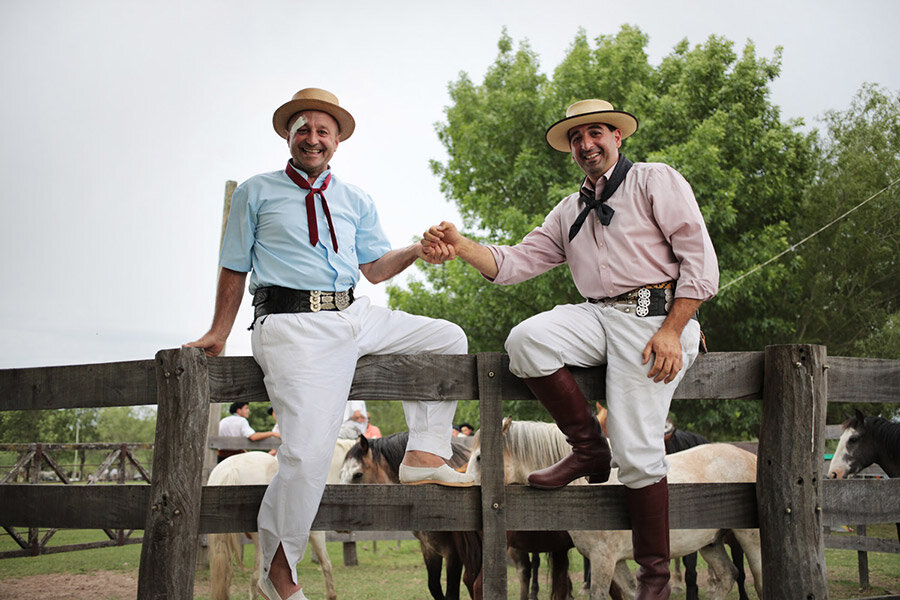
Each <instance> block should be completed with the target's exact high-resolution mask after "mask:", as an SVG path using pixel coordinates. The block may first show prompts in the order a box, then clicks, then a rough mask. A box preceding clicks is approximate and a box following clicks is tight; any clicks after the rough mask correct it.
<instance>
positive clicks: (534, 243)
mask: <svg viewBox="0 0 900 600" xmlns="http://www.w3.org/2000/svg"><path fill="white" fill-rule="evenodd" d="M488 249H489V250H490V251H491V253H492V254H493V255H494V260H495V261H496V262H497V269H498V271H497V276H496V277H494V279H493V280H492V281H493V282H494V283H496V284H499V285H510V284H513V283H520V282H522V281H526V280H528V279H531V278H532V277H537V276H538V275H540V274H542V273H545V272H547V271H549V270H550V269H552V268H553V267H556V266H558V265H561V264H562V263H564V262H566V254H565V250H564V248H563V244H562V239H561V238H560V218H559V211H558V210H557V209H554V210H553V211H551V212H550V214H549V215H547V218H546V219H544V222H543V224H542V225H541V226H540V227H536V228H534V229H533V230H532V231H531V232H530V233H529V234H528V235H526V236H525V237H524V238H523V239H522V241H521V242H519V243H518V244H516V245H515V246H494V245H491V246H488Z"/></svg>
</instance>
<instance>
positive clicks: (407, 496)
mask: <svg viewBox="0 0 900 600" xmlns="http://www.w3.org/2000/svg"><path fill="white" fill-rule="evenodd" d="M823 484H824V485H823V488H824V501H825V504H824V505H823V511H824V516H823V524H825V525H830V526H838V525H843V524H854V525H859V524H871V523H896V522H900V504H898V503H897V502H891V501H889V500H890V499H893V498H898V497H900V479H849V480H839V481H833V480H828V481H825V482H823ZM669 487H670V492H669V494H670V513H671V519H672V527H673V528H676V527H677V528H684V529H687V528H697V527H701V528H703V527H710V526H716V527H726V526H727V527H755V526H757V523H758V518H757V516H756V506H757V504H756V492H755V489H756V488H755V484H752V483H735V484H670V486H669ZM442 489H450V488H438V487H437V486H401V485H365V486H362V485H329V486H327V487H326V488H325V496H326V498H327V499H328V503H327V504H325V505H323V507H322V508H321V509H320V510H319V515H318V517H317V518H316V525H315V527H316V528H317V529H319V528H321V529H325V530H328V529H336V530H350V529H353V528H356V529H358V530H364V529H363V527H362V526H361V524H360V521H364V522H365V523H366V524H367V525H366V529H365V530H378V529H381V530H384V529H387V527H386V525H385V526H381V527H378V526H377V520H378V517H380V514H379V511H381V510H382V508H381V507H382V506H390V505H392V504H433V507H432V508H429V509H428V510H429V511H431V510H440V511H442V516H441V517H440V520H439V522H438V527H439V528H444V529H446V530H454V529H457V530H470V529H472V528H478V527H480V521H478V517H477V514H478V512H479V511H480V502H481V500H480V497H481V490H480V488H478V487H475V488H468V489H464V490H455V492H453V493H456V495H455V496H452V497H451V498H450V499H449V500H448V499H447V498H446V497H445V496H442V495H441V490H442ZM264 492H265V486H246V487H239V486H208V487H204V488H203V500H202V504H201V508H200V512H201V523H200V528H201V531H202V532H203V533H224V532H229V531H251V530H255V528H256V513H257V512H258V511H259V504H260V502H261V501H262V497H263V493H264ZM621 496H622V493H621V488H618V487H617V486H568V487H566V488H563V489H561V490H554V491H546V490H534V489H531V488H529V487H527V486H507V487H506V489H505V491H504V497H505V498H506V508H505V513H506V526H507V528H510V529H513V528H522V529H529V530H541V529H545V530H549V529H560V528H564V527H563V525H565V526H566V527H572V528H584V526H585V523H588V524H590V528H595V529H616V528H627V527H628V521H627V518H626V513H625V509H624V504H622V500H621ZM372 502H374V505H375V506H377V507H378V508H375V509H370V508H367V507H368V506H369V505H370V504H371V503H372ZM529 503H530V504H532V505H533V506H529ZM149 504H150V486H148V485H124V486H119V485H100V486H84V485H68V486H66V485H60V484H44V485H30V484H8V485H0V506H3V507H4V510H3V511H0V526H6V527H59V528H72V529H103V528H110V529H141V528H143V527H144V524H145V521H146V512H147V506H148V505H149ZM341 505H344V507H343V508H342V507H341ZM548 506H552V510H548ZM359 511H363V516H362V517H361V518H356V517H351V516H347V514H350V515H357V514H358V513H359ZM469 513H470V514H469ZM354 518H356V520H355V521H352V520H351V519H354ZM391 518H393V519H394V520H395V521H397V524H398V525H400V526H399V527H398V529H403V530H409V529H426V527H425V526H424V525H425V524H424V523H419V522H417V521H415V520H412V521H404V520H403V519H406V518H408V516H407V515H406V514H405V513H404V514H401V515H400V516H395V517H391ZM428 518H429V519H431V520H432V521H433V520H434V519H433V518H432V517H428ZM369 525H371V527H369Z"/></svg>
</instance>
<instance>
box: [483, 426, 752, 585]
mask: <svg viewBox="0 0 900 600" xmlns="http://www.w3.org/2000/svg"><path fill="white" fill-rule="evenodd" d="M569 452H570V448H569V446H568V444H567V443H566V442H565V437H564V435H563V434H562V432H560V431H559V428H558V427H556V425H555V424H553V423H538V422H529V421H518V422H516V421H509V422H506V423H504V444H503V456H504V471H505V479H506V482H507V483H525V482H526V481H527V477H528V474H529V473H531V472H532V471H534V470H537V469H541V468H544V467H546V466H548V465H552V464H554V463H555V462H556V461H558V460H560V459H562V458H563V457H564V456H566V455H567V454H568V453H569ZM480 458H481V450H480V448H476V449H473V451H472V455H471V457H470V459H469V469H472V470H471V471H470V472H472V473H477V471H478V467H479V464H478V463H479V461H480ZM668 460H669V465H670V467H669V473H668V481H669V483H742V482H753V481H756V456H754V455H753V454H752V453H750V452H747V451H745V450H741V449H740V448H737V447H736V446H732V445H731V444H706V445H703V446H696V447H695V448H691V449H689V450H685V451H684V452H679V453H676V454H671V455H669V456H668ZM616 475H617V472H616V470H615V469H614V470H613V472H612V475H611V476H610V481H609V482H608V483H607V484H604V485H610V484H617V483H618V478H617V476H616ZM476 477H477V476H476ZM574 484H575V485H579V484H580V485H584V484H586V482H585V480H584V479H580V480H577V481H576V482H574ZM733 532H734V534H735V537H737V539H738V541H739V542H740V544H741V546H742V548H743V549H744V552H745V554H746V556H747V560H748V562H749V564H750V570H751V572H752V573H753V583H754V586H755V587H756V592H757V594H758V595H759V597H760V598H761V597H762V557H761V554H760V541H759V530H758V529H735V530H733ZM569 534H570V535H571V536H572V541H573V542H574V543H575V547H576V548H578V551H579V552H581V553H582V554H583V555H585V556H587V557H588V558H589V559H590V561H591V596H590V597H591V600H607V599H608V598H609V589H610V583H611V582H612V581H613V580H614V577H615V581H616V582H617V583H618V585H619V587H621V586H622V585H625V582H624V581H623V577H622V566H623V565H624V562H623V561H624V560H625V559H633V558H634V549H633V547H632V541H631V531H570V532H569ZM669 546H670V554H671V556H672V557H673V558H674V557H680V556H684V555H685V554H690V553H693V552H697V551H699V552H700V554H701V555H703V558H704V559H705V560H706V561H707V563H708V564H709V567H710V574H709V583H710V586H711V589H710V592H709V595H708V597H709V598H710V600H720V599H723V598H725V597H726V596H727V594H728V592H729V591H730V590H731V588H732V586H733V585H734V577H735V567H734V565H733V564H732V562H731V560H730V559H729V558H728V554H727V553H726V552H725V548H724V545H723V544H722V532H721V531H720V530H716V529H673V530H672V531H670V533H669ZM625 569H626V570H627V567H625ZM629 579H630V577H629Z"/></svg>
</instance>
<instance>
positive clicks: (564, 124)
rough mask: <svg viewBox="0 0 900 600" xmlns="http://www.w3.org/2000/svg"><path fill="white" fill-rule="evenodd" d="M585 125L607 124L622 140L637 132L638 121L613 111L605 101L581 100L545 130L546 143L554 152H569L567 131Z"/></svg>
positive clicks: (623, 112)
mask: <svg viewBox="0 0 900 600" xmlns="http://www.w3.org/2000/svg"><path fill="white" fill-rule="evenodd" d="M585 123H608V124H609V125H612V126H613V127H616V128H618V129H619V130H620V131H621V132H622V139H623V140H624V139H625V138H627V137H628V136H629V135H631V134H632V133H634V132H635V131H637V128H638V121H637V117H635V116H634V115H633V114H631V113H627V112H625V111H622V110H614V109H613V105H612V104H610V103H609V102H607V101H606V100H596V99H590V100H581V101H579V102H576V103H575V104H573V105H571V106H570V107H569V108H567V109H566V118H565V119H562V120H560V121H557V122H556V123H554V124H553V125H551V126H550V129H548V130H547V143H548V144H550V147H551V148H553V149H554V150H559V151H560V152H569V150H570V148H569V130H570V129H572V128H573V127H578V126H579V125H584V124H585Z"/></svg>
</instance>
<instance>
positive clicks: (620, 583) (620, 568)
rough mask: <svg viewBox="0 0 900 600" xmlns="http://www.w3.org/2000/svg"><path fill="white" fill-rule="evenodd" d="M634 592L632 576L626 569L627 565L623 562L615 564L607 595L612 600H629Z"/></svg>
mask: <svg viewBox="0 0 900 600" xmlns="http://www.w3.org/2000/svg"><path fill="white" fill-rule="evenodd" d="M636 591H637V586H636V585H635V583H634V575H632V574H631V571H630V570H629V569H628V563H626V562H625V561H624V560H620V561H618V562H616V569H615V571H614V572H613V580H612V583H611V584H610V586H609V595H610V597H611V598H612V600H631V599H632V598H634V594H635V592H636Z"/></svg>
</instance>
